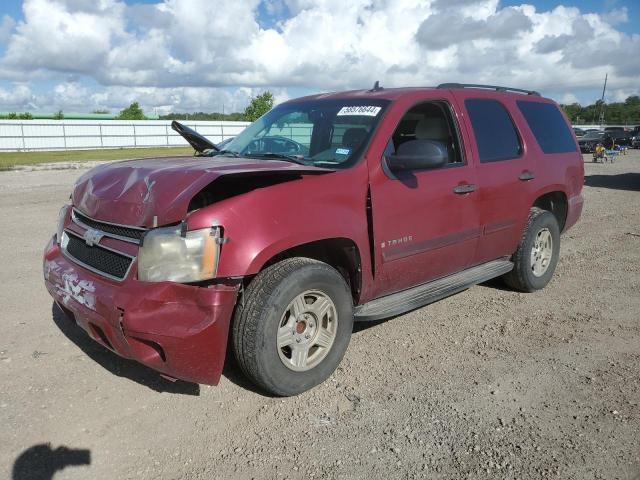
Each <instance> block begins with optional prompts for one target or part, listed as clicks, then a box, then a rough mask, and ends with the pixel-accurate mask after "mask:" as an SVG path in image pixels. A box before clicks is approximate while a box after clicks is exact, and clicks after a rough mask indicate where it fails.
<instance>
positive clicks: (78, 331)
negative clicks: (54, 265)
mask: <svg viewBox="0 0 640 480" xmlns="http://www.w3.org/2000/svg"><path fill="white" fill-rule="evenodd" d="M51 314H52V316H53V321H54V323H55V324H56V325H57V326H58V328H59V329H60V331H61V332H62V333H63V334H64V336H65V337H67V338H68V339H69V340H70V341H71V342H73V343H75V344H76V345H77V346H78V347H79V348H80V350H82V351H83V352H84V353H85V354H86V355H87V356H88V357H89V358H91V359H92V360H93V361H94V362H96V363H97V364H99V365H100V366H101V367H103V368H105V369H106V370H108V371H110V372H111V373H113V374H114V375H117V376H119V377H124V378H128V379H129V380H133V381H134V382H136V383H139V384H140V385H143V386H145V387H148V388H150V389H151V390H154V391H156V392H166V393H175V394H179V395H194V396H198V395H200V385H198V384H197V383H191V382H185V381H182V380H176V381H175V382H171V381H170V380H166V379H164V378H162V377H161V376H160V375H159V374H158V372H156V371H154V370H152V369H150V368H148V367H145V366H144V365H142V364H140V363H138V362H134V361H133V360H127V359H125V358H122V357H119V356H118V355H116V354H115V353H113V352H111V351H110V350H108V349H107V348H105V347H103V346H102V345H100V344H99V343H97V342H95V341H94V340H92V339H91V338H90V337H89V335H87V334H86V333H85V331H84V330H83V329H82V328H80V327H79V326H78V325H76V323H75V322H74V321H73V320H72V319H70V318H69V317H68V316H67V315H66V314H65V313H64V312H63V311H62V310H61V309H60V307H59V306H58V305H57V304H56V303H55V302H53V306H52V307H51Z"/></svg>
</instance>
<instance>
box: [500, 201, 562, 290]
mask: <svg viewBox="0 0 640 480" xmlns="http://www.w3.org/2000/svg"><path fill="white" fill-rule="evenodd" d="M559 255H560V227H559V226H558V221H557V220H556V217H555V216H554V215H553V214H552V213H551V212H548V211H546V210H542V209H540V208H532V209H531V211H530V212H529V218H528V219H527V225H526V227H525V229H524V232H523V234H522V239H521V240H520V245H518V249H517V250H516V253H514V254H513V258H512V260H513V263H514V268H513V270H512V271H511V272H509V273H507V274H506V275H505V276H504V280H505V282H506V283H507V285H509V286H510V287H512V288H515V289H516V290H520V291H523V292H533V291H535V290H540V289H541V288H544V287H545V286H546V285H547V284H548V283H549V282H550V281H551V277H553V272H554V271H555V269H556V265H557V264H558V257H559Z"/></svg>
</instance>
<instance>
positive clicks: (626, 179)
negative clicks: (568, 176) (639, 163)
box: [584, 173, 640, 192]
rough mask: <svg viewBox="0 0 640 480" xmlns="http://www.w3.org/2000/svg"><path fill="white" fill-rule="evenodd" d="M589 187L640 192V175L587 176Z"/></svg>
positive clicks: (585, 179)
mask: <svg viewBox="0 0 640 480" xmlns="http://www.w3.org/2000/svg"><path fill="white" fill-rule="evenodd" d="M584 184H585V185H586V186H587V187H596V188H611V189H614V190H630V191H633V192H639V191H640V173H620V174H618V175H586V176H585V177H584Z"/></svg>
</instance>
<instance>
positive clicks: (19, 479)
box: [11, 443, 91, 480]
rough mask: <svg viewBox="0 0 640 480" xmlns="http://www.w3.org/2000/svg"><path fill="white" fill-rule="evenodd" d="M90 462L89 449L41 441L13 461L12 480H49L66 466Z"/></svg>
mask: <svg viewBox="0 0 640 480" xmlns="http://www.w3.org/2000/svg"><path fill="white" fill-rule="evenodd" d="M90 464H91V451H90V450H87V449H76V448H67V447H65V446H60V447H58V448H56V449H52V448H51V444H50V443H41V444H38V445H34V446H33V447H30V448H28V449H27V450H25V451H24V452H22V453H21V454H20V456H18V458H17V459H16V461H15V462H14V463H13V470H12V474H11V479H12V480H51V479H53V476H54V475H55V474H56V472H59V471H60V470H63V469H65V468H66V467H77V466H81V465H90Z"/></svg>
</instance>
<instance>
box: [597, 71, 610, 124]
mask: <svg viewBox="0 0 640 480" xmlns="http://www.w3.org/2000/svg"><path fill="white" fill-rule="evenodd" d="M607 78H609V74H608V73H606V74H605V76H604V87H602V98H601V99H600V117H599V118H598V124H599V125H600V126H602V125H603V124H604V93H605V92H606V91H607Z"/></svg>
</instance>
